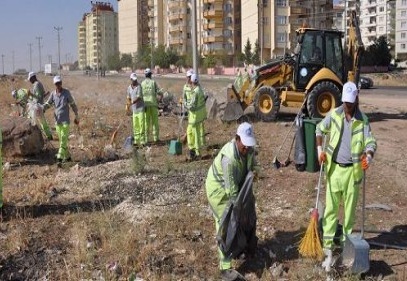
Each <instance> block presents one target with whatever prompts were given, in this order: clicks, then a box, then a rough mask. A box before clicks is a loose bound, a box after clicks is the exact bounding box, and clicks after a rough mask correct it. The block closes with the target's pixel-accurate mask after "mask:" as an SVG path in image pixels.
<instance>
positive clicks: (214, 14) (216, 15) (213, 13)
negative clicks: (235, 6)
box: [203, 9, 223, 19]
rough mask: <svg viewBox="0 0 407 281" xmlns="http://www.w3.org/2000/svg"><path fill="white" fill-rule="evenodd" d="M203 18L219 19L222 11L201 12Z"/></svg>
mask: <svg viewBox="0 0 407 281" xmlns="http://www.w3.org/2000/svg"><path fill="white" fill-rule="evenodd" d="M203 16H204V18H208V19H209V18H221V17H223V11H222V10H215V9H212V10H206V11H204V12H203Z"/></svg>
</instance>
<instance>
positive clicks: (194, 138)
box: [185, 73, 207, 160]
mask: <svg viewBox="0 0 407 281" xmlns="http://www.w3.org/2000/svg"><path fill="white" fill-rule="evenodd" d="M191 83H192V91H191V95H190V98H189V99H188V100H187V101H186V103H185V108H186V109H188V127H187V141H188V149H189V159H190V160H196V159H199V158H200V157H201V152H202V151H201V150H202V147H203V146H204V138H205V132H204V121H205V119H206V117H207V114H206V105H205V94H204V92H203V90H202V88H201V86H200V85H199V79H198V76H197V75H196V74H195V73H194V74H192V75H191Z"/></svg>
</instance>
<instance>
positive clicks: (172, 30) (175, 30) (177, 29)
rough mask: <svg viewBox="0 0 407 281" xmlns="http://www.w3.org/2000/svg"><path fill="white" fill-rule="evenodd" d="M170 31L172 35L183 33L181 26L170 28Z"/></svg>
mask: <svg viewBox="0 0 407 281" xmlns="http://www.w3.org/2000/svg"><path fill="white" fill-rule="evenodd" d="M169 31H170V33H174V32H181V31H182V26H179V25H174V26H170V28H169Z"/></svg>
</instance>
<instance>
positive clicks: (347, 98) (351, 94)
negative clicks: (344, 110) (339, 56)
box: [342, 82, 358, 103]
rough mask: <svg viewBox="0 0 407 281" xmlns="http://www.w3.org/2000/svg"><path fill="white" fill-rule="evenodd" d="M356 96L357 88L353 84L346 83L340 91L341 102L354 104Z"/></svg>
mask: <svg viewBox="0 0 407 281" xmlns="http://www.w3.org/2000/svg"><path fill="white" fill-rule="evenodd" d="M357 96H358V88H357V87H356V84H355V83H353V82H346V83H345V84H344V85H343V89H342V102H350V103H355V100H356V97H357Z"/></svg>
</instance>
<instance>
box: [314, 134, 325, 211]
mask: <svg viewBox="0 0 407 281" xmlns="http://www.w3.org/2000/svg"><path fill="white" fill-rule="evenodd" d="M325 142H326V135H324V140H323V142H322V151H323V150H324V149H325ZM323 169H324V162H322V163H321V165H320V168H319V178H318V187H317V200H316V201H315V209H318V202H319V193H320V191H321V178H322V171H323Z"/></svg>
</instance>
